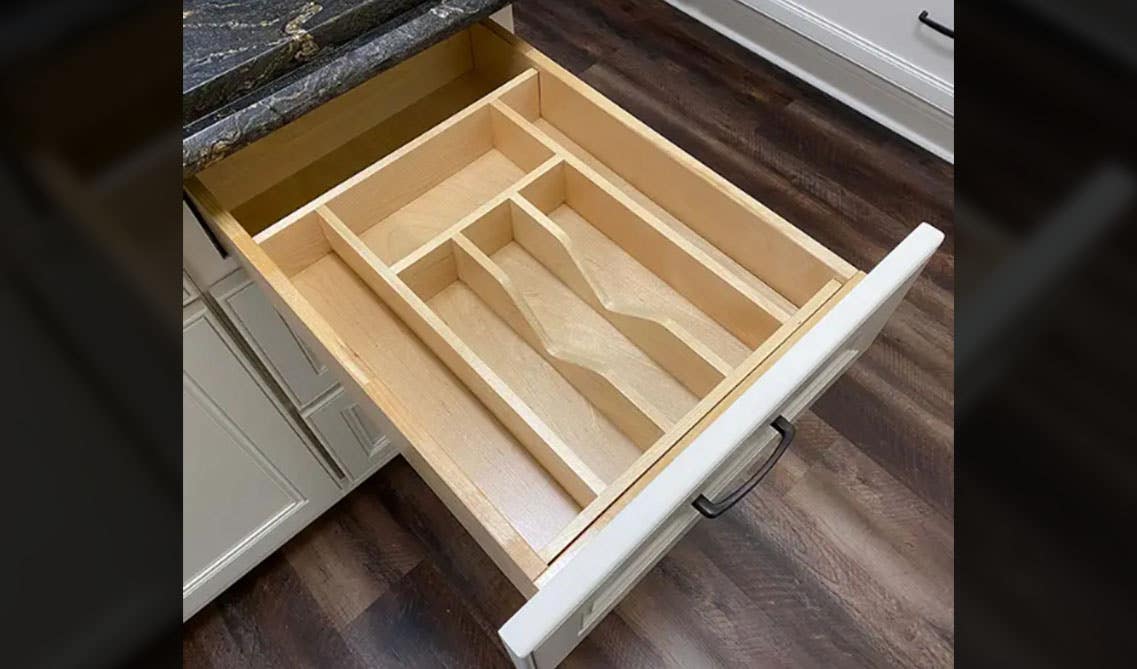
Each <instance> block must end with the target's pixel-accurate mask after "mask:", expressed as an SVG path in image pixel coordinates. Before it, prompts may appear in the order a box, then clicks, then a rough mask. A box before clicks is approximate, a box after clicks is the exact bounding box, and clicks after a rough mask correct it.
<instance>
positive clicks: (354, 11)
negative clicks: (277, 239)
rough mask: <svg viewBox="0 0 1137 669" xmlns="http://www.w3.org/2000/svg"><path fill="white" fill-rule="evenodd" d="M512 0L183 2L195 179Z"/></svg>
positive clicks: (188, 144)
mask: <svg viewBox="0 0 1137 669" xmlns="http://www.w3.org/2000/svg"><path fill="white" fill-rule="evenodd" d="M507 3H508V0H323V1H322V2H311V1H309V0H184V2H183V5H182V35H183V37H182V40H183V41H182V174H183V176H187V177H188V176H190V175H192V174H194V173H195V172H197V171H199V170H201V169H202V168H204V167H206V166H208V165H209V164H211V163H213V162H216V161H217V160H220V159H221V158H223V157H225V156H227V155H229V154H230V153H232V152H234V151H236V150H237V149H239V148H241V147H243V146H245V145H246V144H249V143H250V142H253V141H254V140H257V139H259V138H261V137H263V136H265V135H267V134H268V133H270V132H272V131H273V130H275V129H277V128H279V127H280V126H282V125H284V124H286V123H288V122H289V121H292V120H294V119H296V118H297V117H299V116H300V115H302V114H304V113H305V112H307V111H309V110H311V109H312V108H314V107H316V106H318V105H320V104H323V103H324V102H327V101H328V100H330V99H332V98H334V97H336V96H337V95H340V94H341V93H344V92H346V91H348V90H350V89H351V88H353V87H355V86H357V85H359V84H361V83H363V82H364V81H366V80H367V79H369V78H371V77H372V76H374V75H375V74H376V73H378V72H381V71H382V70H385V69H388V68H390V67H392V66H394V65H396V64H398V63H399V62H401V61H402V60H404V59H406V58H408V57H410V56H412V55H414V54H416V53H418V52H419V51H422V50H423V49H425V48H427V47H429V46H431V45H433V44H435V43H437V42H439V41H441V40H442V39H444V38H446V37H448V36H450V35H452V34H454V33H455V32H458V31H459V30H461V29H462V28H465V27H466V26H468V25H470V24H471V23H473V22H475V21H477V20H479V19H481V18H484V17H486V16H488V15H489V14H491V13H492V12H494V11H496V10H497V9H499V8H501V7H503V6H504V5H506V4H507Z"/></svg>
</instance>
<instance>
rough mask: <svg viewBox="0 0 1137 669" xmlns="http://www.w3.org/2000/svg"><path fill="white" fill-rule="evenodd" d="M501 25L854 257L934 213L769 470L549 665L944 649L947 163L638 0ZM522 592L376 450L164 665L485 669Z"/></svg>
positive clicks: (931, 659) (209, 612) (888, 655)
mask: <svg viewBox="0 0 1137 669" xmlns="http://www.w3.org/2000/svg"><path fill="white" fill-rule="evenodd" d="M515 16H516V21H517V30H518V33H519V34H520V35H521V36H522V37H523V38H525V39H526V40H528V41H530V42H531V43H533V44H534V45H535V46H537V47H538V48H540V49H541V50H543V51H545V52H546V53H547V54H549V55H550V56H551V57H553V58H554V59H556V60H558V61H559V62H561V63H562V64H564V65H565V66H566V67H568V68H569V69H571V70H572V71H574V72H575V73H577V74H578V75H579V76H580V77H581V78H582V79H584V80H585V81H587V82H588V83H590V84H591V85H593V86H594V87H596V88H597V89H598V90H600V91H601V92H602V93H604V94H605V95H607V96H609V97H610V98H612V99H613V100H615V101H616V102H617V103H618V104H620V105H622V106H624V107H625V108H627V109H628V110H630V111H631V112H632V113H634V114H636V115H637V116H639V117H640V118H641V119H643V120H644V121H645V122H646V123H648V124H649V125H651V126H652V127H654V128H656V129H657V130H658V131H660V132H661V133H663V134H664V135H666V136H667V137H668V138H669V139H671V140H672V141H674V142H676V143H677V144H679V145H680V146H682V147H684V148H685V149H687V150H688V151H690V152H691V153H692V154H694V155H695V156H696V157H698V158H699V159H700V160H702V161H703V162H705V163H707V164H708V165H710V166H711V167H712V168H714V169H715V170H717V171H719V172H720V173H722V174H723V175H725V176H726V177H727V178H728V179H730V180H731V181H733V182H734V183H736V184H738V185H739V186H740V187H742V188H743V189H744V190H746V191H748V192H749V193H751V194H752V195H754V196H756V197H757V198H758V199H759V200H761V201H763V202H765V203H766V204H767V205H769V206H770V207H772V208H773V209H774V210H775V211H778V212H779V213H781V214H782V215H783V216H785V217H786V218H787V219H789V220H790V221H792V222H793V223H794V224H795V225H797V226H799V227H801V228H802V229H803V230H805V231H806V232H808V233H809V234H810V235H812V236H814V237H815V238H817V239H818V240H819V241H821V242H822V243H824V244H826V245H827V246H829V247H830V248H832V249H834V250H836V251H837V252H838V253H840V254H841V255H842V256H844V257H845V258H846V259H848V260H849V261H851V262H853V263H854V264H856V265H857V266H859V267H861V268H865V269H868V268H871V267H872V266H873V265H875V264H876V263H877V262H878V261H879V260H880V259H881V258H882V257H883V256H884V254H885V253H886V252H887V251H888V250H889V249H890V248H891V247H892V246H894V245H895V244H896V243H898V242H899V241H900V239H902V238H903V236H904V235H905V234H906V233H907V232H908V231H909V230H911V229H912V228H914V227H915V226H916V225H917V224H918V223H919V222H920V221H928V222H930V223H932V224H933V225H935V226H937V227H939V228H940V229H942V230H944V231H945V232H946V233H947V235H948V238H947V241H946V242H945V243H944V245H943V247H942V248H941V250H940V252H939V253H937V254H936V256H935V257H934V258H933V259H932V261H931V263H930V265H929V267H928V269H927V271H926V272H925V274H924V275H923V276H922V277H921V278H920V279H919V281H918V282H917V283H916V285H915V287H914V288H913V290H912V292H911V294H910V296H909V298H908V299H907V300H906V302H905V303H904V304H903V305H902V306H901V307H900V309H899V311H898V312H897V315H896V316H895V317H894V318H893V320H892V321H891V322H890V323H889V324H888V325H887V326H886V327H885V330H884V333H883V334H882V336H881V337H880V339H879V340H878V341H877V343H876V344H874V345H873V347H872V348H871V349H870V350H869V351H868V352H867V353H866V355H865V356H864V357H863V358H862V359H861V360H860V361H859V362H858V363H857V364H856V365H855V366H854V367H853V369H852V370H851V371H850V372H849V373H848V374H847V375H846V376H845V377H844V378H843V379H842V380H841V381H839V382H838V383H837V384H836V385H835V386H834V387H833V388H832V389H831V390H830V391H829V392H828V393H827V394H826V395H825V396H824V397H823V398H822V399H821V400H820V401H819V402H818V403H817V405H816V406H815V407H814V410H813V411H812V412H808V413H806V414H805V415H803V416H802V418H801V420H800V426H799V436H798V439H797V440H796V441H795V443H794V446H793V448H792V449H791V450H790V451H789V452H788V453H787V454H786V456H785V457H784V458H783V459H782V462H781V463H779V465H778V466H777V467H776V468H775V470H774V474H772V475H771V477H770V478H768V479H767V481H766V482H764V483H763V484H762V485H761V486H760V487H759V488H758V489H756V490H755V491H754V492H753V493H752V494H750V495H749V496H748V497H747V498H746V499H745V501H744V502H743V503H741V504H739V506H737V507H736V508H735V509H733V510H732V511H731V512H729V513H727V514H725V515H724V516H723V517H721V518H719V519H717V520H715V521H711V522H704V523H701V524H700V525H699V526H698V527H697V528H696V529H695V530H694V531H692V533H691V534H690V535H689V536H688V537H687V538H685V539H684V540H683V541H682V542H681V543H680V544H679V545H678V546H677V547H676V549H675V550H674V551H673V552H672V553H671V554H670V555H669V556H668V557H667V558H666V559H664V560H663V562H662V563H661V564H660V565H659V566H658V567H657V568H656V569H655V570H654V571H653V572H652V573H651V574H650V575H648V577H647V578H646V579H645V580H644V581H643V582H642V583H641V584H640V585H639V586H638V587H637V588H636V589H635V590H634V591H633V592H632V593H631V595H630V596H629V597H628V598H627V599H626V600H625V601H624V602H623V603H622V604H621V605H620V606H619V608H618V609H617V610H616V611H615V612H614V613H613V614H612V615H610V616H608V618H607V619H605V620H604V621H603V622H602V623H601V624H600V626H599V627H598V628H597V629H596V630H595V632H593V633H592V634H591V635H590V636H589V637H588V638H587V639H586V640H585V641H584V642H583V643H582V644H581V646H580V647H579V648H578V649H577V650H576V651H575V652H574V653H573V654H572V655H571V656H570V657H569V659H568V660H567V661H566V666H572V667H667V666H674V667H718V666H830V667H831V666H841V667H846V666H848V667H856V666H921V667H934V666H948V665H951V664H952V663H953V656H954V653H953V645H954V624H953V612H954V583H953V579H952V571H953V564H954V538H953V525H952V516H953V506H954V496H953V488H954V477H953V467H952V462H953V450H954V448H953V430H952V417H953V391H954V376H953V370H952V353H953V343H952V332H953V319H954V297H953V282H954V263H955V260H954V249H955V244H954V236H953V229H952V220H951V219H952V192H953V178H954V177H953V169H952V167H951V166H950V165H948V164H946V163H943V162H942V161H940V160H938V159H936V158H934V157H933V156H931V155H930V154H928V153H926V152H924V151H922V150H920V149H918V148H916V147H915V146H913V145H911V144H909V143H908V142H906V141H904V140H901V139H899V138H897V137H895V136H893V135H891V134H890V133H888V132H887V131H885V130H884V129H882V128H880V127H879V126H876V125H874V124H873V123H871V122H870V121H868V120H866V119H864V118H862V117H860V116H859V115H857V114H856V113H854V112H852V111H849V110H848V109H845V108H844V107H842V106H841V105H840V104H838V103H837V102H835V101H833V100H831V99H829V98H826V97H825V96H824V95H822V94H820V93H819V92H817V91H815V90H813V89H811V88H809V87H808V86H807V85H805V84H804V83H802V82H800V81H798V80H796V79H794V78H793V77H791V76H789V75H787V74H786V73H784V72H781V71H779V70H777V69H776V68H774V67H773V66H771V65H769V64H767V63H765V62H764V61H762V60H760V59H759V58H758V57H756V56H754V55H752V54H751V53H749V52H748V51H746V50H745V49H743V48H741V47H739V46H737V45H735V44H733V43H732V42H730V41H729V40H727V39H725V38H723V37H721V36H719V35H718V34H716V33H714V32H713V31H711V30H710V29H708V28H706V27H704V26H702V25H700V24H698V23H696V22H694V21H692V20H690V19H688V18H686V17H685V16H683V15H682V14H680V13H678V12H677V11H675V10H673V9H671V8H670V7H669V6H667V5H666V4H664V3H662V2H658V1H653V0H633V1H623V2H573V3H561V2H555V1H554V0H540V1H537V0H527V1H523V2H519V3H518V4H517V5H516V7H515ZM522 602H523V599H522V597H521V595H520V594H518V593H517V592H516V590H514V589H513V588H512V586H511V585H510V584H509V583H508V581H507V580H506V579H505V577H504V576H502V575H501V574H500V572H498V571H497V570H496V568H495V567H494V566H493V564H492V563H491V562H490V561H489V559H488V558H486V557H485V556H484V555H483V554H482V552H481V551H480V550H479V549H478V547H477V545H476V544H475V543H474V541H473V540H472V539H471V538H470V537H469V536H468V535H467V534H466V533H465V531H464V530H463V529H462V528H461V526H460V525H459V524H458V523H457V521H455V520H454V518H453V517H452V516H450V514H449V513H448V512H447V510H446V508H445V507H444V506H443V505H442V503H441V502H440V501H438V499H437V498H436V497H435V496H434V495H433V493H432V492H431V491H430V490H429V488H427V487H426V485H425V484H424V483H423V482H422V480H421V479H419V478H418V476H417V475H416V474H415V473H414V472H413V470H412V469H411V468H410V467H409V466H408V465H407V464H406V463H405V462H404V461H403V460H401V459H396V460H395V461H394V462H393V463H391V464H390V465H388V466H387V467H386V468H384V469H383V470H382V471H380V472H379V473H377V474H376V475H375V476H374V477H372V478H371V479H370V480H369V481H367V482H365V483H364V484H363V485H362V486H361V487H360V488H359V489H358V490H356V491H355V492H354V493H353V494H352V495H351V496H349V497H348V498H347V499H345V500H344V501H342V502H341V503H340V504H339V505H337V506H336V507H335V508H333V509H332V510H330V511H329V512H328V513H326V514H325V515H324V516H323V517H322V518H321V519H319V520H318V521H316V522H315V523H314V524H313V525H312V526H310V527H309V528H307V529H306V530H305V531H304V532H302V533H301V534H300V535H298V536H297V537H296V538H295V539H294V540H293V541H291V542H290V543H289V544H287V545H286V546H285V547H284V548H282V549H281V550H280V551H278V553H277V554H275V555H273V556H272V557H270V558H269V559H267V560H266V561H265V562H264V563H263V564H261V565H260V566H259V567H258V568H256V569H255V570H253V572H252V573H250V574H249V575H248V576H246V577H245V578H244V579H242V580H241V581H240V582H238V583H237V584H236V585H235V586H233V587H232V588H231V589H230V590H229V591H227V592H226V593H224V594H223V595H221V596H220V597H219V598H218V599H217V600H216V601H215V602H214V603H212V604H211V605H209V606H208V607H206V608H205V609H204V610H203V611H202V612H201V613H199V614H198V615H197V616H195V617H194V618H193V619H192V620H190V621H189V622H188V623H186V625H185V627H184V636H183V650H184V661H185V666H187V667H247V666H272V667H283V666H337V667H356V666H359V667H363V666H379V667H386V666H393V667H395V666H406V667H424V666H429V667H434V666H445V667H451V666H452V667H483V666H485V667H494V666H507V665H508V661H507V659H506V656H505V654H504V650H503V649H502V647H501V645H500V643H499V641H498V639H497V633H496V630H497V627H498V626H499V625H501V624H502V623H503V622H504V621H505V620H506V619H507V618H508V617H509V616H510V615H511V614H512V613H513V612H514V611H515V610H516V609H517V608H518V607H519V606H520V605H521V604H522Z"/></svg>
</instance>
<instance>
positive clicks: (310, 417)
mask: <svg viewBox="0 0 1137 669" xmlns="http://www.w3.org/2000/svg"><path fill="white" fill-rule="evenodd" d="M209 293H210V294H211V295H212V296H213V298H214V299H215V300H217V304H218V306H219V307H220V308H221V310H222V311H223V312H224V313H225V315H226V316H228V318H229V320H230V322H232V323H233V325H234V327H236V328H237V330H238V331H239V332H240V334H241V336H242V337H243V338H244V339H245V341H246V342H247V343H248V344H249V346H250V347H251V348H252V350H253V352H254V353H255V354H256V355H257V357H258V358H259V359H260V360H261V362H262V363H264V365H265V367H266V368H267V369H268V371H269V373H270V374H271V375H272V376H273V378H275V379H276V381H277V382H278V383H279V384H280V385H281V386H282V387H283V388H284V391H285V392H286V393H287V394H288V397H289V399H290V400H291V401H292V402H293V404H294V405H295V407H296V408H297V410H298V411H299V412H300V414H301V415H302V416H303V417H304V420H305V422H307V424H308V426H309V427H310V428H311V429H312V432H313V433H314V435H315V437H316V439H317V440H319V442H320V444H321V445H322V446H323V447H324V448H325V449H326V450H327V452H328V453H329V454H330V455H331V457H332V458H334V459H335V461H336V464H337V465H338V466H339V467H340V468H341V469H343V470H344V472H345V473H346V474H347V475H348V478H349V479H351V482H352V483H353V484H354V483H358V482H359V481H361V480H362V479H363V478H366V477H367V475H369V474H370V473H372V472H373V471H375V470H376V469H377V468H378V467H380V466H382V465H383V464H385V463H386V462H387V461H389V460H390V459H391V458H392V457H394V455H395V454H396V453H397V452H398V446H397V443H396V442H397V439H396V440H392V439H391V438H390V437H391V435H398V432H397V431H396V430H395V429H394V428H392V427H391V424H390V422H389V421H388V420H387V418H386V417H385V416H384V415H383V414H382V413H380V412H378V411H368V412H366V413H365V412H363V411H361V410H360V409H359V407H358V406H357V405H356V404H355V402H354V401H352V400H351V399H350V398H349V397H348V396H347V394H346V393H345V392H344V390H343V389H342V388H341V387H340V385H339V383H338V382H337V381H336V379H335V377H334V375H333V374H332V372H331V371H330V370H329V369H328V367H327V365H325V364H324V362H323V361H322V360H321V359H320V358H319V356H317V354H316V353H314V352H313V350H312V347H311V346H310V345H309V344H307V343H305V341H304V336H303V335H300V334H297V332H296V331H295V330H293V329H292V328H291V327H289V326H288V324H287V323H286V322H285V320H284V319H283V318H281V316H280V314H279V313H277V311H276V309H274V308H273V306H272V304H271V303H270V302H269V301H268V298H267V297H265V294H264V292H263V291H262V290H261V287H260V286H258V285H257V284H256V283H255V282H254V281H253V280H252V279H250V278H249V276H248V274H246V273H245V271H244V270H237V271H236V272H233V273H232V274H230V275H229V276H227V277H225V278H224V279H222V280H221V281H219V282H217V283H216V284H215V285H214V286H213V287H212V288H210V290H209Z"/></svg>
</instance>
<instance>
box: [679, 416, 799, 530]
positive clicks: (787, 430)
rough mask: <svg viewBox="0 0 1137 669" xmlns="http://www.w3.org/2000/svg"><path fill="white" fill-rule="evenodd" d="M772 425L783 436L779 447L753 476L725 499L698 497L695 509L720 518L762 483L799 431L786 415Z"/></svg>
mask: <svg viewBox="0 0 1137 669" xmlns="http://www.w3.org/2000/svg"><path fill="white" fill-rule="evenodd" d="M771 427H773V428H774V429H775V430H777V431H778V434H780V435H782V438H781V440H780V441H779V442H778V445H777V447H776V448H774V452H773V453H772V454H770V457H768V458H766V461H765V462H763V463H762V466H761V467H759V468H758V471H756V472H754V476H751V477H750V478H749V479H747V481H746V483H743V484H742V485H741V486H739V487H738V489H737V490H735V491H734V492H732V493H730V494H729V495H727V496H726V498H725V499H723V501H721V502H712V501H711V500H709V499H707V498H706V496H704V495H699V496H698V497H696V498H695V502H694V504H695V509H697V510H698V511H699V513H701V514H703V515H704V516H706V517H707V518H718V517H719V516H721V515H722V514H723V513H724V512H726V510H727V509H729V508H730V507H732V506H734V505H735V504H737V503H738V500H740V499H742V498H743V497H746V493H748V492H750V491H751V490H753V489H754V486H756V485H758V484H759V483H761V482H762V479H764V478H766V474H769V473H770V470H771V469H773V468H774V465H776V464H778V459H779V458H781V457H782V453H785V452H786V449H787V448H789V446H790V442H791V441H793V440H794V434H796V433H797V429H796V428H794V424H793V423H791V422H789V421H788V420H786V419H785V417H784V416H778V417H777V418H775V419H774V422H773V423H772V424H771Z"/></svg>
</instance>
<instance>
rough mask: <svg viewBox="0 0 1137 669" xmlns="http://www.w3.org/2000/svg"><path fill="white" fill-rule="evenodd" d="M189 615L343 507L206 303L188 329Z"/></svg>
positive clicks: (185, 532) (185, 483)
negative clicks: (336, 505)
mask: <svg viewBox="0 0 1137 669" xmlns="http://www.w3.org/2000/svg"><path fill="white" fill-rule="evenodd" d="M182 346H183V353H182V411H183V417H182V464H183V478H182V504H183V520H182V538H183V548H182V615H183V617H184V618H188V617H189V616H191V615H193V614H194V613H195V612H197V610H198V609H200V608H201V607H202V606H203V605H205V603H206V602H208V601H209V600H210V599H212V598H213V597H214V596H216V595H217V594H218V593H219V592H221V591H222V590H224V589H225V588H226V587H228V586H229V585H230V584H231V583H233V581H235V580H236V579H237V578H239V577H240V576H241V575H243V574H244V573H245V572H246V571H248V570H249V569H250V568H251V567H252V566H253V565H255V564H257V563H258V562H260V561H261V560H262V559H264V558H265V557H266V556H267V555H268V554H269V553H271V552H272V551H274V550H276V549H277V548H278V547H279V546H280V545H281V544H283V543H284V542H285V541H287V540H288V539H289V538H290V537H291V536H292V535H293V534H295V533H296V532H297V531H299V530H300V529H301V528H302V527H304V526H305V525H306V524H307V523H308V522H310V521H311V520H312V519H313V518H315V517H316V516H317V515H319V514H320V513H321V512H322V511H324V510H325V509H327V508H328V507H329V506H331V504H332V503H334V501H335V500H336V499H337V498H338V497H339V494H340V490H339V487H338V486H337V485H336V484H335V482H334V481H333V480H332V478H331V476H330V475H329V474H328V473H327V472H326V471H325V469H324V468H323V466H322V465H321V464H320V462H319V461H318V460H317V459H316V457H315V456H314V455H313V453H312V452H311V451H310V450H309V447H308V444H307V443H306V441H305V439H304V438H303V437H302V436H301V435H300V433H299V431H298V430H297V429H296V428H295V427H294V426H293V425H292V423H291V422H289V420H288V419H287V418H286V417H285V415H284V414H283V413H282V412H281V410H280V408H279V407H278V406H277V404H276V403H275V402H274V401H273V399H272V397H271V395H270V393H269V392H268V391H266V389H265V388H263V387H262V386H261V384H260V383H259V382H258V380H257V377H256V376H255V374H254V372H252V371H251V369H250V368H249V366H248V365H247V364H246V362H245V360H244V359H243V355H242V353H241V352H240V349H238V348H237V347H236V346H235V345H234V343H233V341H232V339H230V337H229V335H228V333H226V332H225V330H224V329H223V327H222V325H221V323H220V322H219V321H218V319H217V317H216V316H215V315H214V314H213V313H211V312H210V311H209V310H208V308H206V307H205V305H203V304H202V303H201V301H194V302H193V303H191V304H190V305H189V306H188V307H187V308H185V309H184V311H183V322H182Z"/></svg>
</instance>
